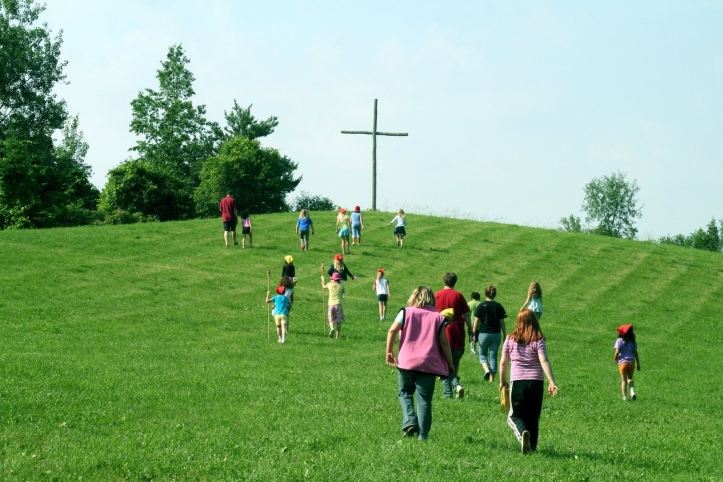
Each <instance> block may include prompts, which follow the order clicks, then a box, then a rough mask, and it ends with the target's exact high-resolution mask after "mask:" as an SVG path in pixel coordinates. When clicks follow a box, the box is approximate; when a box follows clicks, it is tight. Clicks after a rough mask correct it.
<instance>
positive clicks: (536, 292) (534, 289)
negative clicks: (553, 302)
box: [527, 281, 542, 299]
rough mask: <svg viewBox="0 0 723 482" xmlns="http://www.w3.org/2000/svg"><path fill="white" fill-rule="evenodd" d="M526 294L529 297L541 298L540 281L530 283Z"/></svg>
mask: <svg viewBox="0 0 723 482" xmlns="http://www.w3.org/2000/svg"><path fill="white" fill-rule="evenodd" d="M527 296H529V297H530V298H539V299H542V288H540V283H538V282H537V281H533V282H532V283H530V288H529V289H528V290H527Z"/></svg>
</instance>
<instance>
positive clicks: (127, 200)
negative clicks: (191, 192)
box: [98, 160, 192, 224]
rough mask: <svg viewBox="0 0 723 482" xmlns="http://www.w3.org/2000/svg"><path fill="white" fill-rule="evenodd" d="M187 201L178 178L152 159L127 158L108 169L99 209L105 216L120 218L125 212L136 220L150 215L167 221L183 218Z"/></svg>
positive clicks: (187, 209) (188, 208)
mask: <svg viewBox="0 0 723 482" xmlns="http://www.w3.org/2000/svg"><path fill="white" fill-rule="evenodd" d="M189 202H190V201H189V199H188V197H187V196H186V195H185V191H184V189H183V181H182V180H181V179H179V178H177V177H175V176H174V175H173V174H171V173H170V172H168V171H167V170H166V169H163V168H161V167H158V166H157V165H155V164H153V163H150V162H147V161H142V160H129V161H126V162H124V163H123V164H121V165H120V166H118V167H116V168H115V169H112V170H110V171H109V172H108V182H107V183H106V186H105V188H104V189H103V193H102V194H101V196H100V204H99V206H98V210H99V211H100V212H101V213H102V214H104V215H105V216H106V218H108V217H113V216H115V217H117V218H121V219H122V218H124V216H123V213H127V214H130V215H135V218H136V220H141V219H143V218H144V217H148V216H151V217H154V218H157V219H158V220H159V221H169V220H172V219H183V217H182V216H179V212H181V213H187V212H190V211H191V209H192V206H189V205H188V203H189ZM119 213H120V214H119ZM126 217H127V216H126ZM128 219H133V218H132V217H128ZM111 223H112V224H115V222H111Z"/></svg>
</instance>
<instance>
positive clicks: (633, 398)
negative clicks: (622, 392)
mask: <svg viewBox="0 0 723 482" xmlns="http://www.w3.org/2000/svg"><path fill="white" fill-rule="evenodd" d="M637 398H638V397H637V396H635V392H633V393H631V394H630V400H632V401H633V402H634V401H635V400H636V399H637Z"/></svg>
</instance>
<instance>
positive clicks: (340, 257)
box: [334, 254, 344, 261]
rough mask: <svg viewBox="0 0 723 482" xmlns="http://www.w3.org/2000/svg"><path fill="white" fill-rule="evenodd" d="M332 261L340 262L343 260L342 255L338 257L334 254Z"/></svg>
mask: <svg viewBox="0 0 723 482" xmlns="http://www.w3.org/2000/svg"><path fill="white" fill-rule="evenodd" d="M334 259H335V260H337V261H341V260H342V259H344V256H342V255H340V254H335V255H334Z"/></svg>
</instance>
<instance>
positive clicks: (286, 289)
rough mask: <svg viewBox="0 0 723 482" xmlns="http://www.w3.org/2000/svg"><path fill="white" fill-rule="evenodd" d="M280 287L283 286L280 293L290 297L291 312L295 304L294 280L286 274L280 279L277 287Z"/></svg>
mask: <svg viewBox="0 0 723 482" xmlns="http://www.w3.org/2000/svg"><path fill="white" fill-rule="evenodd" d="M279 288H281V293H280V294H282V295H284V296H286V297H287V298H288V299H289V312H291V308H292V307H293V305H294V281H293V280H292V279H291V278H287V277H286V276H284V277H283V278H281V279H280V280H279V286H278V288H276V289H277V291H278V289H279Z"/></svg>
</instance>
